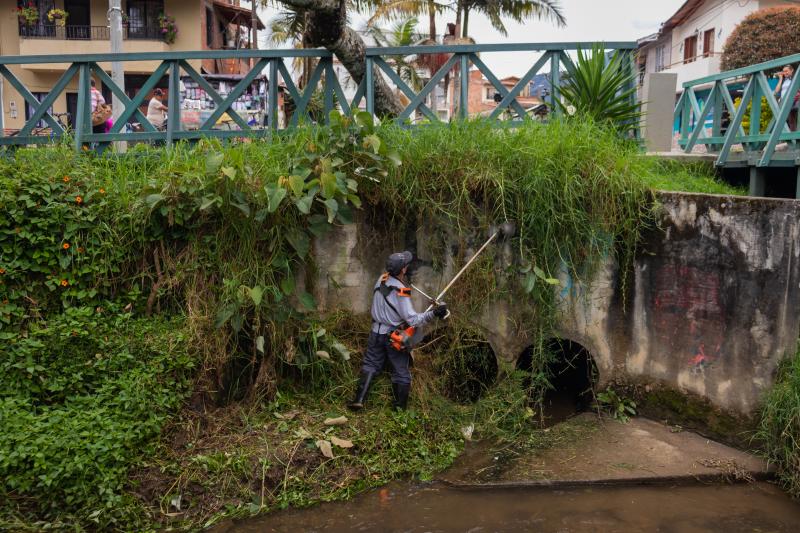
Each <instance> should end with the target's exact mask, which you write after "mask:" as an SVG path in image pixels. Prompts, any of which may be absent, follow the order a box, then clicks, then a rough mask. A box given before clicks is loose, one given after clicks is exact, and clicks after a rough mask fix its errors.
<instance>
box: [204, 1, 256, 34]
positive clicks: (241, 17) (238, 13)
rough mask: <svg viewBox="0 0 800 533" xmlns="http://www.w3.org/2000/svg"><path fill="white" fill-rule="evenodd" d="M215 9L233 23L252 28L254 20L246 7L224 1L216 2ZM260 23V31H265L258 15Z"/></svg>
mask: <svg viewBox="0 0 800 533" xmlns="http://www.w3.org/2000/svg"><path fill="white" fill-rule="evenodd" d="M214 7H215V8H216V9H217V10H218V11H219V13H221V14H222V15H224V16H225V17H226V18H227V19H228V20H229V21H230V22H231V23H236V24H241V25H243V26H250V23H251V19H252V16H253V15H252V12H251V11H250V10H249V9H247V8H244V7H241V6H235V5H233V4H229V3H227V2H225V1H223V0H214ZM256 20H257V21H258V29H259V30H263V29H265V28H266V26H264V23H263V22H261V18H259V16H258V15H256Z"/></svg>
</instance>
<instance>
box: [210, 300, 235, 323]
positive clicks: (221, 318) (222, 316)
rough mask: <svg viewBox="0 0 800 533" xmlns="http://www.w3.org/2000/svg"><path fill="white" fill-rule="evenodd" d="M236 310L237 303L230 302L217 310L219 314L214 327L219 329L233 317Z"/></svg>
mask: <svg viewBox="0 0 800 533" xmlns="http://www.w3.org/2000/svg"><path fill="white" fill-rule="evenodd" d="M235 311H236V305H235V304H228V305H226V306H224V307H223V308H222V309H220V310H219V311H218V312H217V316H216V317H215V319H214V327H215V328H218V329H219V328H221V327H222V326H224V325H225V323H226V322H227V321H228V320H230V319H231V317H232V316H233V313H234V312H235Z"/></svg>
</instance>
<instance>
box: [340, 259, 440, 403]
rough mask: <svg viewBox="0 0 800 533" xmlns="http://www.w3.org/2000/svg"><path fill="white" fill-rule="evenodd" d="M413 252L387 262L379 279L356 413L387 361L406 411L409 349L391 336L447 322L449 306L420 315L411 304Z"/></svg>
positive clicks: (396, 399)
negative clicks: (440, 320)
mask: <svg viewBox="0 0 800 533" xmlns="http://www.w3.org/2000/svg"><path fill="white" fill-rule="evenodd" d="M411 259H412V256H411V252H399V253H394V254H392V255H390V256H389V258H388V259H387V260H386V272H384V273H383V275H382V276H381V277H380V278H379V279H378V282H377V283H376V284H375V290H374V291H373V293H372V310H371V314H372V329H371V331H370V334H369V340H368V341H367V352H366V353H365V354H364V360H363V361H362V363H361V377H360V379H359V382H358V388H357V389H356V395H355V398H354V399H353V401H352V402H350V403H349V404H348V405H347V406H348V407H349V408H350V409H352V410H353V411H358V410H360V409H363V407H364V402H365V401H366V399H367V394H368V393H369V388H370V385H372V381H373V379H374V378H375V376H376V375H378V374H379V373H380V372H381V371H383V367H384V366H385V365H386V362H387V361H388V362H389V364H390V365H391V367H392V395H393V397H394V402H393V406H394V408H395V409H405V408H406V405H408V394H409V392H410V391H411V372H410V370H409V364H410V362H411V353H410V351H409V349H407V348H405V349H400V350H398V349H397V348H396V347H395V346H393V345H392V344H391V342H392V339H391V338H390V337H391V334H392V332H394V331H396V330H398V329H400V328H407V327H415V328H419V327H421V326H423V325H425V324H426V323H428V322H430V321H431V320H432V319H433V318H434V317H436V318H444V317H445V316H446V315H447V305H446V304H444V303H440V304H438V305H436V306H435V307H434V308H433V309H431V310H430V311H425V312H424V313H417V312H416V311H415V310H414V306H413V304H412V303H411V288H410V287H409V286H408V283H409V277H410V276H409V274H408V267H409V265H410V264H411Z"/></svg>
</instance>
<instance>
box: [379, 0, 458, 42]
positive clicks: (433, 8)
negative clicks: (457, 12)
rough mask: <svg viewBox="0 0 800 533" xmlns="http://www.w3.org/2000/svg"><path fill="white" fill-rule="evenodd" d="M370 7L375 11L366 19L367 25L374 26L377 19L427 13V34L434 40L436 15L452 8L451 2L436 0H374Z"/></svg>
mask: <svg viewBox="0 0 800 533" xmlns="http://www.w3.org/2000/svg"><path fill="white" fill-rule="evenodd" d="M370 7H372V8H373V9H374V10H375V11H374V12H373V13H372V16H371V17H370V18H369V20H368V21H367V26H368V27H372V26H374V25H375V24H376V23H377V22H378V21H379V20H385V19H391V18H396V17H409V16H418V15H428V35H429V37H430V39H432V40H433V41H434V42H435V41H436V15H437V14H439V13H442V12H444V11H446V10H451V9H453V4H450V3H440V2H437V1H436V0H375V1H374V2H372V5H371V6H370Z"/></svg>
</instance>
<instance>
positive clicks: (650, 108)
mask: <svg viewBox="0 0 800 533" xmlns="http://www.w3.org/2000/svg"><path fill="white" fill-rule="evenodd" d="M677 84H678V75H677V74H675V73H668V72H659V73H655V72H651V73H649V74H645V76H644V84H643V85H642V113H643V116H642V138H643V139H644V142H645V146H646V147H647V151H648V152H669V151H671V150H672V124H673V123H674V120H673V114H674V112H675V92H676V89H677Z"/></svg>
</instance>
